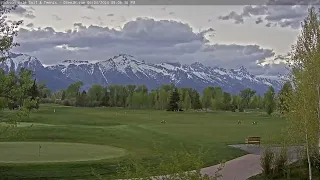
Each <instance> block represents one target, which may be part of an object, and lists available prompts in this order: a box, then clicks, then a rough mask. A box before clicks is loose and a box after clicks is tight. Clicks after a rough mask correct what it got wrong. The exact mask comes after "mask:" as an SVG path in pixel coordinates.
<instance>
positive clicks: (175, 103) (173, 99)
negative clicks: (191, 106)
mask: <svg viewBox="0 0 320 180" xmlns="http://www.w3.org/2000/svg"><path fill="white" fill-rule="evenodd" d="M179 102H180V94H179V92H178V88H175V89H174V91H172V93H171V96H170V101H169V104H168V108H167V111H178V110H179Z"/></svg>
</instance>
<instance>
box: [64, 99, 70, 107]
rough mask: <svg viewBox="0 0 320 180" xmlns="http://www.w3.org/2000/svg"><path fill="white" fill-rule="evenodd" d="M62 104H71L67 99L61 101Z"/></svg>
mask: <svg viewBox="0 0 320 180" xmlns="http://www.w3.org/2000/svg"><path fill="white" fill-rule="evenodd" d="M62 104H63V105H65V106H71V102H70V100H69V99H65V100H63V101H62Z"/></svg>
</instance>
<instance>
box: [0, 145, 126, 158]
mask: <svg viewBox="0 0 320 180" xmlns="http://www.w3.org/2000/svg"><path fill="white" fill-rule="evenodd" d="M0 150H1V153H0V163H45V162H73V161H91V160H102V159H110V158H115V157H120V156H123V155H125V154H126V151H125V150H124V149H120V148H116V147H111V146H105V145H94V144H80V143H60V142H59V143H58V142H0ZM39 150H40V154H39Z"/></svg>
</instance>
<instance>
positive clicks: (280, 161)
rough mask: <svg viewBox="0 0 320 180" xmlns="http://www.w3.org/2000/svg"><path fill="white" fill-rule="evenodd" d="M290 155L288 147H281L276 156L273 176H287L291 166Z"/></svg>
mask: <svg viewBox="0 0 320 180" xmlns="http://www.w3.org/2000/svg"><path fill="white" fill-rule="evenodd" d="M288 160H289V157H288V153H287V149H286V148H284V147H283V148H281V150H280V152H279V153H276V154H275V157H274V166H273V167H274V169H273V178H278V177H286V176H287V173H288V168H289V166H288V165H289V161H288Z"/></svg>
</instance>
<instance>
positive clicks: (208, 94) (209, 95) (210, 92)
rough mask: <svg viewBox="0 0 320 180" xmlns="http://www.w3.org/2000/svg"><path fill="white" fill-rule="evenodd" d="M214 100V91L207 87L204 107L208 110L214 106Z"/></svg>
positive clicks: (204, 93)
mask: <svg viewBox="0 0 320 180" xmlns="http://www.w3.org/2000/svg"><path fill="white" fill-rule="evenodd" d="M212 98H213V89H212V88H210V87H207V88H205V89H203V92H202V107H203V108H205V109H206V110H208V108H209V107H211V106H212V105H211V104H212V102H211V101H212Z"/></svg>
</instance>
